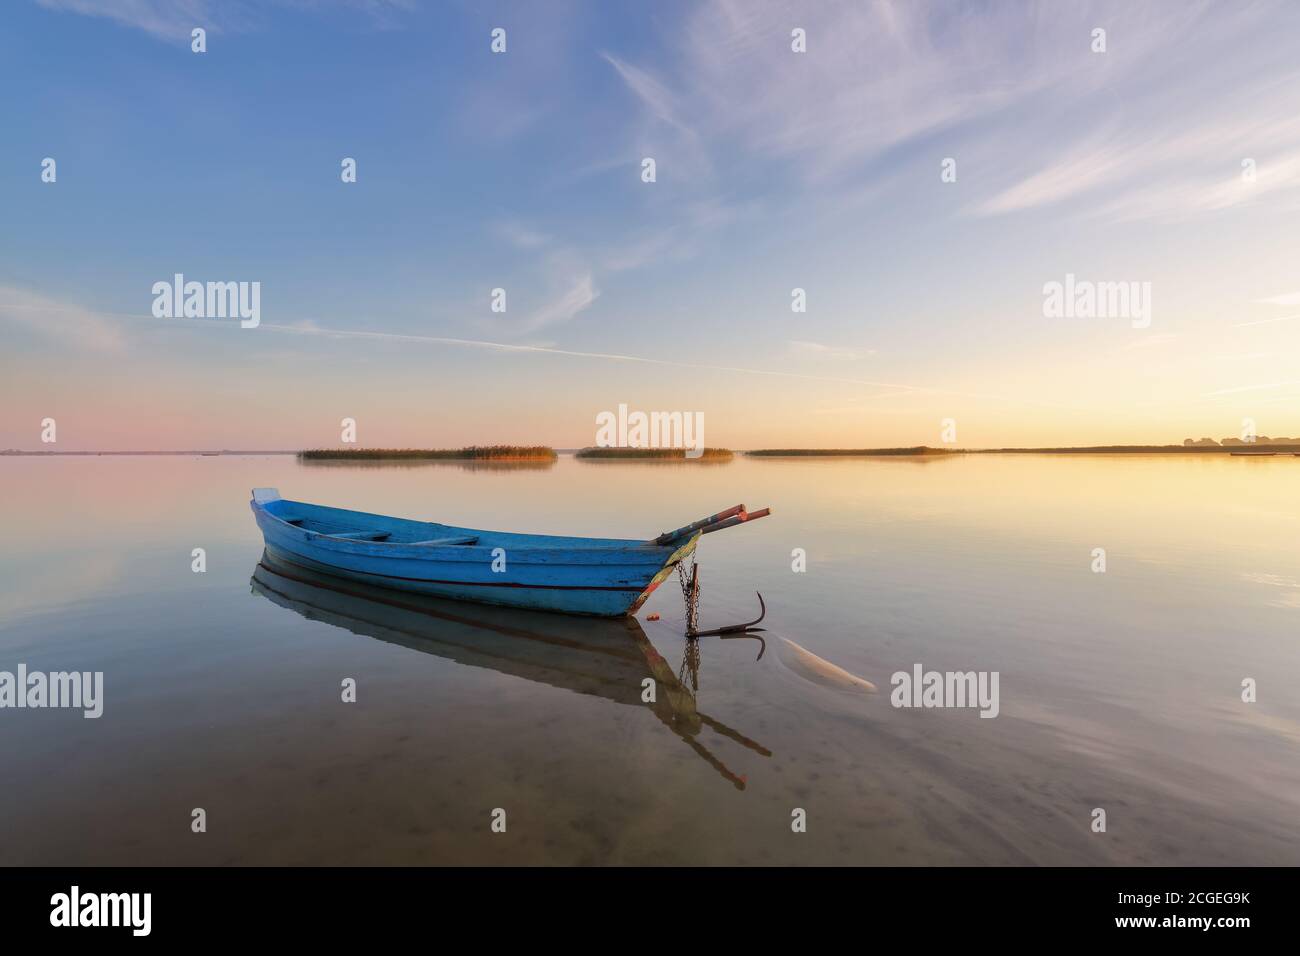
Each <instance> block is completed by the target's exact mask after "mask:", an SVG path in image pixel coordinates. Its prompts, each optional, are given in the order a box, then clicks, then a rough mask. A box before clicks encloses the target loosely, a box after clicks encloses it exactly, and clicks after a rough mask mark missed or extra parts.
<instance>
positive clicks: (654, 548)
mask: <svg viewBox="0 0 1300 956" xmlns="http://www.w3.org/2000/svg"><path fill="white" fill-rule="evenodd" d="M275 500H276V501H282V502H284V503H285V504H286V505H290V506H291V505H302V506H304V507H307V508H318V509H322V510H324V511H327V512H333V513H336V514H338V515H340V516H356V517H357V518H360V519H370V520H372V521H376V520H377V521H379V522H402V523H406V524H411V525H422V526H425V527H433V528H438V529H442V531H441V532H440V533H442V534H443V536H455V535H463V536H469V535H475V536H477V537H479V538H480V539H481V538H482V537H485V536H487V537H491V538H497V537H500V538H503V539H505V540H504V541H501V542H489V543H487V544H479V543H477V542H476V543H475V544H447V545H431V544H421V543H419V542H418V541H373V540H366V539H363V538H355V537H342V536H340V535H335V534H330V533H329V532H325V531H316V530H313V529H312V528H308V527H303V526H302V525H300V524H295V523H294V522H292V521H290V520H287V519H286V518H283V517H281V516H280V515H278V514H276V513H275V512H273V511H271V510H269V509H268V508H267V507H266V505H267V504H270V503H271V502H261V501H257V500H253V501H250V502H249V505H250V507H251V508H252V509H253V512H254V514H255V515H256V516H257V517H259V518H260V517H262V516H265V517H266V518H268V519H270V520H271V521H274V522H276V524H277V525H278V526H279V527H281V529H282V530H285V531H294V532H298V533H300V534H302V535H303V536H304V540H306V541H308V542H310V543H311V544H312V545H313V546H316V547H324V548H326V549H327V550H335V551H341V552H345V553H350V554H361V555H376V556H386V557H394V558H397V557H401V558H414V559H417V560H430V561H453V562H454V561H458V560H474V561H481V560H482V559H483V554H484V553H490V552H491V550H492V549H493V548H496V547H506V548H507V550H508V551H509V553H510V554H511V555H512V557H514V558H515V559H516V560H518V557H519V556H520V555H521V554H522V555H523V556H532V557H539V556H542V555H546V556H550V557H553V558H559V557H560V556H563V555H570V554H571V555H615V554H623V555H627V556H629V557H636V558H640V559H641V560H636V561H632V562H629V563H632V564H637V565H640V564H644V565H648V566H654V565H659V566H662V564H663V562H664V560H665V558H666V557H669V556H671V555H672V554H673V552H674V551H675V550H677V548H676V547H675V546H674V545H671V544H668V545H659V544H655V543H654V542H653V541H645V540H638V539H634V538H592V537H583V536H578V535H545V534H530V533H527V532H512V531H490V530H485V529H479V528H462V527H459V526H455V525H445V524H441V523H439V522H436V521H418V520H416V519H413V518H398V517H394V516H391V515H381V514H375V513H373V512H367V511H352V510H349V509H346V508H334V507H331V506H329V505H317V504H312V503H311V502H308V501H297V500H294V499H290V498H277V499H275ZM538 538H541V539H548V540H549V541H552V542H555V543H548V544H536V543H529V542H528V540H527V539H538ZM511 539H523V543H519V544H515V543H512V540H511ZM582 542H597V543H592V544H583V543H582ZM527 563H550V562H527ZM557 563H559V562H557ZM571 563H577V564H585V563H599V562H584V561H571Z"/></svg>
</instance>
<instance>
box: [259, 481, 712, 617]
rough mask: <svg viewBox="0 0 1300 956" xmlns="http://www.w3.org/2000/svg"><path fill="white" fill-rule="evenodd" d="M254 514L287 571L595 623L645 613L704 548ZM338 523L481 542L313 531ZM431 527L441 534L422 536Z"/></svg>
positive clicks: (295, 509) (318, 514)
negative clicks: (298, 522)
mask: <svg viewBox="0 0 1300 956" xmlns="http://www.w3.org/2000/svg"><path fill="white" fill-rule="evenodd" d="M252 509H253V513H254V516H255V517H256V519H257V524H258V527H259V528H260V529H261V531H262V536H263V540H264V542H265V545H266V549H267V552H268V553H269V554H270V555H271V556H272V557H273V558H275V559H276V560H278V561H281V562H287V563H289V564H293V565H298V566H299V567H303V568H306V569H309V570H312V571H317V572H319V573H322V574H330V575H334V576H337V577H342V578H347V579H351V580H355V581H360V582H364V583H365V584H368V585H372V586H376V587H382V588H386V589H389V590H393V591H403V592H409V593H415V594H424V595H430V596H433V597H439V598H447V599H451V600H457V601H470V602H474V603H477V604H490V605H498V606H502V607H515V608H526V609H529V610H539V611H554V612H558V613H563V614H578V615H584V616H595V617H621V616H624V615H628V614H633V613H635V612H636V611H637V609H639V608H640V607H641V605H642V604H643V603H644V602H645V601H646V599H647V598H648V597H649V596H650V594H651V593H652V592H653V591H654V590H655V589H656V588H657V587H658V586H659V584H660V583H661V582H662V581H664V580H665V579H666V578H667V577H668V576H669V575H671V574H672V573H673V569H674V568H675V567H676V565H677V563H678V562H679V561H681V560H682V558H684V557H685V556H686V555H687V554H689V553H690V552H691V551H693V550H694V548H695V545H696V542H697V540H698V536H696V537H693V538H691V540H690V541H688V542H687V543H686V544H683V545H681V546H680V547H678V548H672V547H658V546H653V545H649V544H647V543H645V542H639V541H619V540H617V539H592V538H558V537H553V536H543V535H520V534H505V533H495V532H476V531H474V530H473V529H452V528H448V527H447V526H443V525H432V524H428V523H423V522H407V521H403V520H402V519H391V518H386V517H384V516H380V515H368V514H364V513H361V512H347V511H341V510H339V509H332V508H328V509H327V508H322V507H320V506H315V505H306V504H303V503H301V502H284V501H281V500H280V499H275V500H274V501H271V502H259V501H256V500H254V501H253V502H252ZM294 514H303V515H306V516H307V521H308V524H309V526H308V527H301V526H295V525H294V524H293V523H291V521H292V520H293V518H292V515H294ZM340 516H342V517H340ZM286 517H288V518H289V519H290V520H286ZM329 521H332V522H334V523H335V524H336V525H339V526H342V525H347V526H348V527H351V526H353V525H357V526H360V527H361V528H363V529H364V528H367V527H369V528H372V529H375V533H383V532H382V529H384V528H392V529H394V530H393V532H392V535H393V537H394V538H399V539H400V538H402V537H406V538H410V537H412V535H415V536H418V534H419V533H426V534H429V535H431V536H432V537H433V539H434V540H443V539H444V536H446V535H451V534H453V533H460V534H462V535H465V536H472V537H473V538H474V543H473V544H472V545H464V544H461V545H447V546H439V545H436V544H435V545H432V546H431V545H428V544H424V543H419V542H411V541H402V540H394V541H391V542H388V541H369V540H355V539H349V538H348V537H347V534H346V533H344V534H341V535H334V534H329V533H323V532H321V531H318V530H312V526H315V527H322V526H324V527H329V525H328V524H324V523H325V522H329ZM412 526H415V527H414V528H413V527H412ZM423 527H427V528H429V529H431V530H429V531H427V532H424V531H421V530H419V529H420V528H423ZM353 533H355V532H353Z"/></svg>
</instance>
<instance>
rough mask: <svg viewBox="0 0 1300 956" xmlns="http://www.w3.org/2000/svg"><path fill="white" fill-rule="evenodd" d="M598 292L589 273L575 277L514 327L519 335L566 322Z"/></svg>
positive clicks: (590, 301)
mask: <svg viewBox="0 0 1300 956" xmlns="http://www.w3.org/2000/svg"><path fill="white" fill-rule="evenodd" d="M598 295H600V292H599V291H598V290H597V289H596V285H595V280H594V279H593V278H592V275H591V273H590V272H587V273H584V274H582V275H579V276H575V277H574V278H573V279H572V280H571V282H570V284H569V287H568V288H567V289H565V290H564V291H563V292H562V293H560V295H558V296H557V297H556V298H554V299H552V300H551V301H549V302H547V303H546V304H545V305H543V306H542V307H541V308H539V309H536V310H534V311H532V312H529V313H528V314H527V315H526V316H525V318H524V319H523V321H522V322H520V323H518V324H516V325H514V330H515V331H516V332H517V333H520V334H528V333H532V332H536V331H538V330H539V329H545V328H549V327H551V326H553V325H560V324H562V323H565V322H568V321H569V320H570V319H572V318H573V317H574V316H576V315H577V314H578V313H579V312H581V311H582V310H583V309H586V308H587V307H588V306H590V305H591V304H592V303H593V302H595V301H596V297H597V296H598Z"/></svg>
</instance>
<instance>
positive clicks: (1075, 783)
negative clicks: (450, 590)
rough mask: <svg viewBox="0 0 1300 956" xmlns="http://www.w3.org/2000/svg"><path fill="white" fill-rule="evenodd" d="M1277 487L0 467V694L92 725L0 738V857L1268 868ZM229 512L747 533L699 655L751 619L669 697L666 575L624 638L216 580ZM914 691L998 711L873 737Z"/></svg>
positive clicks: (237, 562) (1088, 461) (1292, 474)
mask: <svg viewBox="0 0 1300 956" xmlns="http://www.w3.org/2000/svg"><path fill="white" fill-rule="evenodd" d="M1298 482H1300V459H1297V458H1292V457H1287V458H1275V459H1257V460H1249V459H1240V458H1235V459H1234V458H1228V457H1222V456H1199V457H1193V456H1185V457H1184V456H1091V455H1079V456H1029V455H1025V456H972V457H963V458H955V459H952V460H915V459H853V460H828V459H821V460H807V459H803V460H801V459H783V460H752V459H737V460H736V461H734V462H732V463H729V464H721V465H716V464H714V465H704V464H624V463H589V462H582V461H577V460H574V459H572V458H568V457H562V458H561V460H560V461H559V462H558V463H556V464H555V465H554V466H552V467H545V468H539V469H533V468H525V469H519V468H483V467H466V466H462V465H457V464H437V465H421V466H405V467H403V466H388V467H355V466H322V465H315V466H308V465H301V464H298V463H297V462H296V461H295V460H294V459H292V458H288V457H201V458H199V457H196V458H180V457H168V458H160V457H135V458H106V457H89V458H59V459H45V460H41V459H35V458H0V487H2V489H3V492H4V493H3V495H0V524H2V525H3V528H4V546H3V549H0V582H3V583H0V670H8V671H14V670H16V668H17V666H18V665H19V664H20V663H22V664H26V665H27V667H28V668H29V669H30V670H44V671H57V670H80V671H103V672H104V713H103V716H102V717H101V718H99V719H97V720H95V719H84V718H83V717H82V715H81V713H80V712H79V711H68V710H12V709H5V710H0V752H2V753H3V754H4V757H5V768H6V771H7V772H6V773H5V781H4V786H3V787H0V863H4V864H155V863H157V864H199V863H204V864H261V863H275V864H325V863H339V864H388V863H396V864H429V863H473V864H494V863H526V864H536V863H582V864H657V863H699V864H724V863H737V864H786V863H828V864H940V863H946V864H988V863H1011V864H1074V863H1081V864H1112V863H1139V864H1142V863H1146V864H1297V863H1300V690H1298V688H1300V544H1298V541H1300V505H1297V500H1300V499H1297V496H1296V487H1297V484H1298ZM255 485H257V486H260V485H271V486H276V487H278V488H279V489H280V491H281V493H282V494H283V495H284V496H285V497H286V498H299V499H304V500H309V501H317V502H320V503H325V504H331V505H336V506H340V507H345V508H355V509H360V510H366V511H380V512H387V513H391V514H395V515H401V516H406V517H414V518H425V519H433V520H440V521H446V522H448V523H452V524H458V525H466V526H471V527H483V528H500V529H505V530H512V531H530V532H549V533H563V534H578V535H610V536H626V537H637V538H644V537H650V536H652V535H654V534H656V533H658V532H660V531H663V530H665V529H667V528H670V527H675V526H678V525H681V524H684V523H686V522H687V521H689V520H692V519H694V518H697V517H699V516H701V515H704V514H708V513H711V512H713V511H716V510H719V509H721V508H723V507H725V506H728V505H731V504H734V503H736V502H737V501H744V502H745V503H746V504H747V505H749V506H750V508H758V507H762V506H771V507H772V509H773V516H772V517H771V518H768V519H765V520H763V521H760V522H756V523H754V524H752V525H748V526H743V527H739V528H735V529H732V530H728V531H726V532H723V533H721V534H715V535H709V536H708V537H706V538H705V539H703V541H702V543H701V547H700V552H699V558H700V569H701V570H700V577H701V581H702V587H703V599H702V614H701V618H702V621H701V623H702V626H704V627H713V626H717V625H721V624H729V623H734V622H738V621H742V620H748V619H750V618H752V617H754V616H755V615H756V614H757V599H756V598H755V596H754V592H755V591H756V590H757V591H761V592H762V594H763V596H764V598H765V599H766V601H767V607H768V614H767V619H766V621H765V622H764V623H765V624H766V626H767V627H768V628H769V630H768V632H767V634H766V636H767V651H766V653H765V654H764V655H763V658H762V659H761V660H755V656H756V654H757V651H758V644H757V643H756V642H754V641H752V640H731V641H720V640H718V639H717V638H704V639H702V641H701V643H700V646H699V652H700V653H699V657H700V660H699V662H698V667H697V669H696V672H695V675H694V676H692V674H691V671H690V668H689V667H687V668H684V667H683V666H682V665H683V659H684V654H685V653H686V651H687V645H686V642H685V641H684V639H683V637H682V600H681V596H680V592H679V590H678V588H677V587H676V582H675V579H673V580H670V581H669V582H668V583H667V584H666V585H665V586H664V587H662V588H660V589H659V591H657V592H656V593H655V594H654V595H653V596H652V598H651V600H650V601H649V603H648V605H647V606H646V607H645V608H643V609H642V611H641V614H640V622H639V624H636V623H631V624H627V623H621V622H598V621H597V622H590V621H583V620H580V619H571V618H563V617H557V616H552V615H530V614H520V613H519V612H515V613H514V614H513V615H512V614H509V613H505V614H503V612H492V611H484V610H481V609H477V608H476V607H475V606H474V605H464V604H460V605H445V604H444V605H441V607H442V608H443V612H442V613H439V612H437V609H434V612H435V613H425V612H422V611H412V610H401V609H395V608H391V607H386V606H385V605H384V604H382V603H377V602H374V601H370V600H366V599H364V598H360V597H356V596H355V595H354V596H348V595H345V594H340V593H339V592H337V591H331V590H329V589H326V588H319V587H315V586H313V584H312V583H311V582H310V581H305V580H304V581H293V580H289V579H283V578H278V577H276V576H275V575H274V574H270V573H268V572H266V571H263V572H260V579H259V581H257V582H253V581H252V579H253V577H254V573H255V571H257V570H258V564H259V561H260V559H261V557H262V545H261V537H260V535H259V533H258V531H257V528H256V527H255V525H254V522H253V518H252V515H251V514H250V512H249V508H248V498H249V489H250V488H252V487H253V486H255ZM194 548H204V549H205V550H206V555H207V571H206V573H202V574H198V573H194V572H193V571H192V570H191V561H192V558H191V552H192V550H193V549H194ZM796 548H801V549H804V551H805V552H806V555H807V570H806V572H804V573H795V572H794V571H792V567H791V565H792V551H793V550H794V549H796ZM1095 548H1104V549H1105V551H1106V571H1105V573H1100V574H1099V573H1094V572H1093V570H1092V567H1093V563H1094V557H1093V550H1094V549H1095ZM652 613H658V614H660V615H661V616H662V618H661V620H659V621H655V622H651V621H647V620H646V617H647V615H648V614H652ZM783 639H788V640H790V641H794V642H796V643H797V644H798V645H801V646H802V647H804V648H806V649H807V650H808V651H810V652H812V653H813V654H816V655H819V656H820V657H822V658H825V659H826V660H828V661H830V662H832V663H834V664H836V665H838V666H840V667H842V668H844V669H846V670H847V671H850V672H852V673H853V674H856V675H860V676H861V677H863V678H865V679H867V680H869V681H872V682H874V683H875V684H876V685H877V687H878V691H877V692H876V693H874V694H871V693H864V692H862V691H861V690H855V689H848V688H844V687H840V686H836V685H835V683H834V682H833V681H831V680H830V679H828V678H827V677H826V676H825V675H824V674H823V673H822V672H821V671H819V670H818V669H816V668H815V667H810V666H809V665H808V664H807V663H806V660H805V659H803V658H801V657H800V656H799V655H798V654H797V653H796V652H794V651H793V650H792V649H791V648H790V646H789V645H788V644H787V643H785V640H783ZM660 656H661V657H660ZM688 663H689V662H688ZM916 664H921V665H923V667H924V668H925V669H927V670H931V669H933V670H940V671H968V670H975V671H997V672H998V673H999V675H1000V678H999V691H1000V712H999V714H998V716H997V717H996V718H995V719H982V718H980V717H979V714H978V712H977V711H976V710H973V709H902V708H895V707H893V706H891V703H890V691H891V686H890V678H891V675H892V674H893V673H894V672H896V671H908V672H911V671H912V669H913V667H914V665H916ZM679 674H680V676H679ZM647 675H649V676H653V677H655V679H656V680H657V681H658V687H659V695H658V696H659V700H658V702H657V703H656V704H654V705H650V704H644V703H642V702H641V700H640V690H641V680H642V679H643V678H644V677H645V676H647ZM349 677H350V678H353V679H355V681H356V683H357V700H356V702H355V703H344V702H343V701H342V700H341V690H340V687H341V682H342V681H343V679H344V678H349ZM1246 678H1253V679H1254V680H1255V681H1256V682H1257V687H1258V691H1257V693H1258V700H1257V701H1256V702H1255V703H1244V702H1243V701H1242V696H1241V695H1242V681H1243V680H1244V679H1246ZM196 807H201V808H203V809H204V810H205V811H206V815H207V832H206V833H202V834H196V833H193V832H191V825H190V824H191V811H192V810H193V809H194V808H196ZM497 808H500V809H502V810H504V811H505V814H506V821H507V825H506V832H505V833H493V832H492V830H491V827H490V824H491V821H492V812H493V810H494V809H497ZM795 808H801V809H803V810H804V811H805V812H806V815H807V830H806V832H804V833H794V832H792V829H791V820H792V812H793V811H794V810H795ZM1094 808H1102V809H1104V810H1105V811H1106V832H1104V833H1094V832H1092V829H1091V824H1092V821H1093V810H1094Z"/></svg>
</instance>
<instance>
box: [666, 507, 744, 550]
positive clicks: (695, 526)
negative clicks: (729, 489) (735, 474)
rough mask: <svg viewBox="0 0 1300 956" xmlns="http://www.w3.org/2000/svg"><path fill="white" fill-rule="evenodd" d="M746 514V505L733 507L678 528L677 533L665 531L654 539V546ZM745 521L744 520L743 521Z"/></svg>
mask: <svg viewBox="0 0 1300 956" xmlns="http://www.w3.org/2000/svg"><path fill="white" fill-rule="evenodd" d="M743 514H745V506H744V505H732V506H731V507H730V508H728V509H727V510H726V511H719V512H718V513H717V514H715V515H709V516H708V517H707V518H701V519H700V520H699V521H692V522H691V523H690V524H688V525H684V526H683V527H681V528H678V529H677V530H676V531H665V532H664V533H663V534H661V535H660V536H659V537H657V538H655V539H654V542H653V543H654V544H667V543H668V542H670V541H676V540H677V539H678V538H684V537H686V535H688V534H690V533H691V532H692V531H698V530H699V529H700V528H703V527H706V526H708V525H711V524H717V523H718V522H720V521H725V520H727V519H728V518H732V517H735V516H738V515H743ZM742 520H743V519H742Z"/></svg>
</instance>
